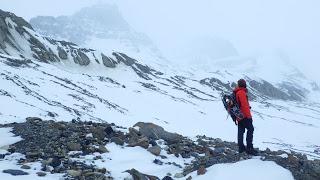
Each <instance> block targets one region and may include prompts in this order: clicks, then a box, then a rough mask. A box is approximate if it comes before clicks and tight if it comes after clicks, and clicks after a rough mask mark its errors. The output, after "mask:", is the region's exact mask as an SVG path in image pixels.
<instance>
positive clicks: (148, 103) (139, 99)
mask: <svg viewBox="0 0 320 180" xmlns="http://www.w3.org/2000/svg"><path fill="white" fill-rule="evenodd" d="M11 58H12V57H11ZM7 61H8V60H7V59H6V57H5V56H2V57H1V59H0V63H1V66H0V73H1V79H0V84H1V88H0V90H1V94H2V95H1V96H0V103H1V113H0V121H1V122H2V123H11V122H23V121H25V118H26V117H29V116H37V117H41V118H43V119H53V120H57V121H70V120H72V119H73V118H78V117H79V118H80V119H81V120H93V121H107V122H109V123H112V122H114V123H116V124H117V125H121V126H124V127H131V126H133V125H134V124H135V123H136V122H139V121H144V122H153V123H155V124H158V125H160V126H163V127H164V128H165V129H166V130H168V131H172V132H177V133H180V134H183V135H185V136H189V137H190V138H193V137H195V136H196V135H206V136H210V137H215V138H221V139H223V140H227V141H236V135H237V127H236V126H235V125H234V124H233V122H232V121H231V119H230V118H229V119H226V118H227V113H226V111H225V110H224V108H223V105H222V103H221V101H220V95H219V93H218V92H216V91H213V90H212V89H210V88H208V87H206V86H203V85H201V84H199V83H197V82H195V81H194V80H200V78H202V77H199V78H198V79H197V77H195V76H194V75H193V76H190V77H189V79H186V84H187V85H188V86H192V87H195V88H197V89H199V90H201V91H203V92H206V93H208V94H210V95H212V97H209V96H207V95H204V94H203V93H199V94H197V95H198V96H199V97H203V98H204V99H209V100H200V99H197V98H194V97H192V96H190V95H188V94H187V93H184V92H183V91H180V90H177V89H174V88H172V86H168V85H165V84H164V83H166V81H164V80H161V79H155V80H149V81H148V80H144V79H142V78H139V77H138V76H137V74H135V73H134V72H133V71H132V70H128V68H127V67H126V66H124V65H123V66H122V67H118V68H116V69H106V68H103V67H98V66H94V65H89V67H82V68H81V67H77V68H75V67H76V66H75V65H74V64H72V63H70V62H67V63H65V64H53V65H52V64H45V63H39V62H36V61H33V62H32V63H29V64H28V66H29V67H28V66H27V65H22V66H20V67H14V66H8V65H7V64H6V63H5V62H7ZM168 76H169V75H168ZM234 76H236V75H234ZM100 77H108V78H111V79H112V80H114V81H116V82H118V83H119V84H114V83H112V82H110V81H101V80H99V79H101V78H100ZM229 78H230V79H232V78H236V77H229ZM141 82H143V83H153V84H155V85H156V86H157V88H158V89H159V91H154V90H151V89H149V88H146V87H143V86H141ZM159 82H162V83H163V84H161V83H159ZM122 85H125V87H123V86H122ZM88 94H89V95H88ZM97 97H99V98H101V99H104V100H106V101H108V102H109V103H110V104H114V105H117V106H116V108H113V107H110V106H109V105H108V104H106V103H104V102H105V101H101V99H98V98H97ZM251 106H252V111H253V119H254V127H255V133H254V145H255V147H258V148H260V149H265V148H267V147H268V148H270V149H271V150H277V149H281V150H287V151H290V150H295V151H298V152H302V153H305V154H306V155H308V157H309V158H311V159H312V158H319V154H317V153H316V150H317V149H319V144H320V142H319V138H318V137H319V135H320V131H319V127H320V121H319V120H320V111H319V109H320V108H319V105H318V104H312V103H308V102H305V103H302V102H301V103H297V102H290V101H266V102H263V103H261V102H251ZM66 107H68V108H66ZM48 112H52V113H54V117H51V116H50V115H49V114H48ZM1 132H2V133H1V134H2V135H1V136H2V138H5V139H9V137H8V135H9V136H11V135H10V134H8V129H5V130H1ZM17 140H18V139H17ZM11 143H13V141H8V143H7V144H1V145H2V146H3V145H8V144H11ZM107 148H108V149H109V150H110V153H107V154H103V157H106V158H107V159H109V161H106V162H96V164H97V165H98V166H101V167H106V168H107V169H108V170H110V171H111V175H112V176H114V177H115V178H116V179H123V178H125V177H129V174H128V173H123V172H124V171H125V170H128V169H130V168H136V169H137V170H139V171H141V172H143V173H146V174H152V175H157V176H158V177H164V176H165V175H166V174H167V173H168V172H170V173H172V174H173V175H174V174H175V173H177V172H179V171H181V169H179V168H177V167H175V166H172V165H171V166H169V165H163V166H159V165H155V164H154V163H153V162H152V161H153V160H154V159H155V158H156V157H155V156H153V155H151V154H148V152H147V151H146V150H145V149H142V148H121V147H120V146H116V145H114V144H110V145H107ZM18 158H19V155H11V156H9V157H6V160H5V161H0V162H1V165H0V171H2V170H4V169H8V168H14V169H18V167H17V166H15V163H16V161H17V159H18ZM84 159H89V160H90V156H88V157H84ZM191 160H192V159H190V160H189V161H191ZM168 161H170V162H177V163H178V164H183V161H186V160H183V159H182V158H176V157H170V158H169V159H168ZM32 167H35V170H34V169H33V170H30V171H28V172H29V173H30V175H28V176H26V177H25V178H26V179H27V178H30V179H36V178H38V177H37V176H36V174H35V173H36V172H38V171H39V168H40V165H39V164H36V163H35V164H34V165H32ZM246 169H250V172H253V174H249V175H248V174H246V173H245V170H246ZM37 170H38V171H37ZM230 172H232V173H230ZM241 172H242V173H241ZM270 172H272V173H270ZM191 176H192V177H193V178H195V179H198V178H199V179H213V178H216V179H235V178H237V179H241V178H243V179H256V178H257V177H260V178H261V177H262V178H265V179H293V177H292V175H291V173H290V172H289V171H288V170H285V169H283V168H282V167H280V166H278V165H276V164H275V163H273V162H264V161H261V160H258V159H254V160H247V161H241V162H238V163H236V164H223V165H215V166H213V167H211V168H209V169H208V173H207V174H206V175H204V176H197V175H196V174H192V175H191ZM0 177H3V178H12V179H15V178H16V179H18V177H12V176H10V175H7V174H1V176H0ZM60 177H62V175H50V176H47V177H46V178H47V179H50V178H51V179H59V178H60Z"/></svg>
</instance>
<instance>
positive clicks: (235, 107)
mask: <svg viewBox="0 0 320 180" xmlns="http://www.w3.org/2000/svg"><path fill="white" fill-rule="evenodd" d="M221 97H222V103H223V105H224V108H225V109H226V110H227V112H228V114H229V115H230V116H231V118H232V120H233V122H234V123H235V124H236V125H237V123H238V121H240V120H242V119H243V118H244V116H243V114H242V112H241V110H240V107H239V104H238V102H237V100H236V94H235V93H232V94H230V95H227V94H222V95H221Z"/></svg>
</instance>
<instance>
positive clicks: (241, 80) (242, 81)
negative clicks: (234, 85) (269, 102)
mask: <svg viewBox="0 0 320 180" xmlns="http://www.w3.org/2000/svg"><path fill="white" fill-rule="evenodd" d="M238 87H242V88H247V83H246V80H244V79H239V81H238Z"/></svg>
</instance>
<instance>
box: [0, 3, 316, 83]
mask: <svg viewBox="0 0 320 180" xmlns="http://www.w3.org/2000/svg"><path fill="white" fill-rule="evenodd" d="M0 1H1V7H0V8H1V9H3V10H7V11H11V12H14V13H16V14H17V15H19V16H22V17H24V18H26V19H30V18H31V17H33V16H36V15H53V16H57V15H70V14H72V13H74V12H75V11H77V10H79V9H80V8H81V7H85V6H90V5H93V4H96V3H99V2H111V1H110V0H54V1H53V0H0ZM113 3H116V4H117V5H118V6H119V8H120V10H121V12H122V13H123V15H124V17H125V18H126V19H127V21H128V22H129V24H131V26H132V27H133V28H134V29H136V30H137V31H140V32H144V33H146V34H148V35H149V36H150V37H151V38H152V39H153V40H154V42H155V43H156V44H157V45H158V47H159V48H160V49H161V50H162V51H170V50H171V51H172V50H174V49H175V47H176V46H178V45H179V44H181V43H184V40H185V39H188V38H192V37H199V36H204V37H206V36H210V37H219V38H224V39H227V40H229V41H231V42H232V43H233V44H234V45H235V47H236V49H237V50H238V51H239V53H240V54H241V55H247V54H252V53H257V52H268V51H272V50H274V49H281V50H284V51H286V52H287V53H288V54H289V56H290V58H291V59H292V62H294V64H295V65H297V66H299V68H301V69H302V70H304V72H305V73H306V74H307V75H308V76H309V77H313V78H314V79H316V78H317V77H318V76H319V75H320V74H319V73H318V67H319V66H320V61H319V60H320V23H319V22H320V1H319V0H223V1H222V0H115V1H114V2H113ZM318 82H320V80H318Z"/></svg>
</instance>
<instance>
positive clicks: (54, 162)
mask: <svg viewBox="0 0 320 180" xmlns="http://www.w3.org/2000/svg"><path fill="white" fill-rule="evenodd" d="M48 164H49V165H50V166H52V167H54V168H55V167H58V166H60V164H61V160H60V159H59V158H57V157H54V158H50V159H49V160H48Z"/></svg>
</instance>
